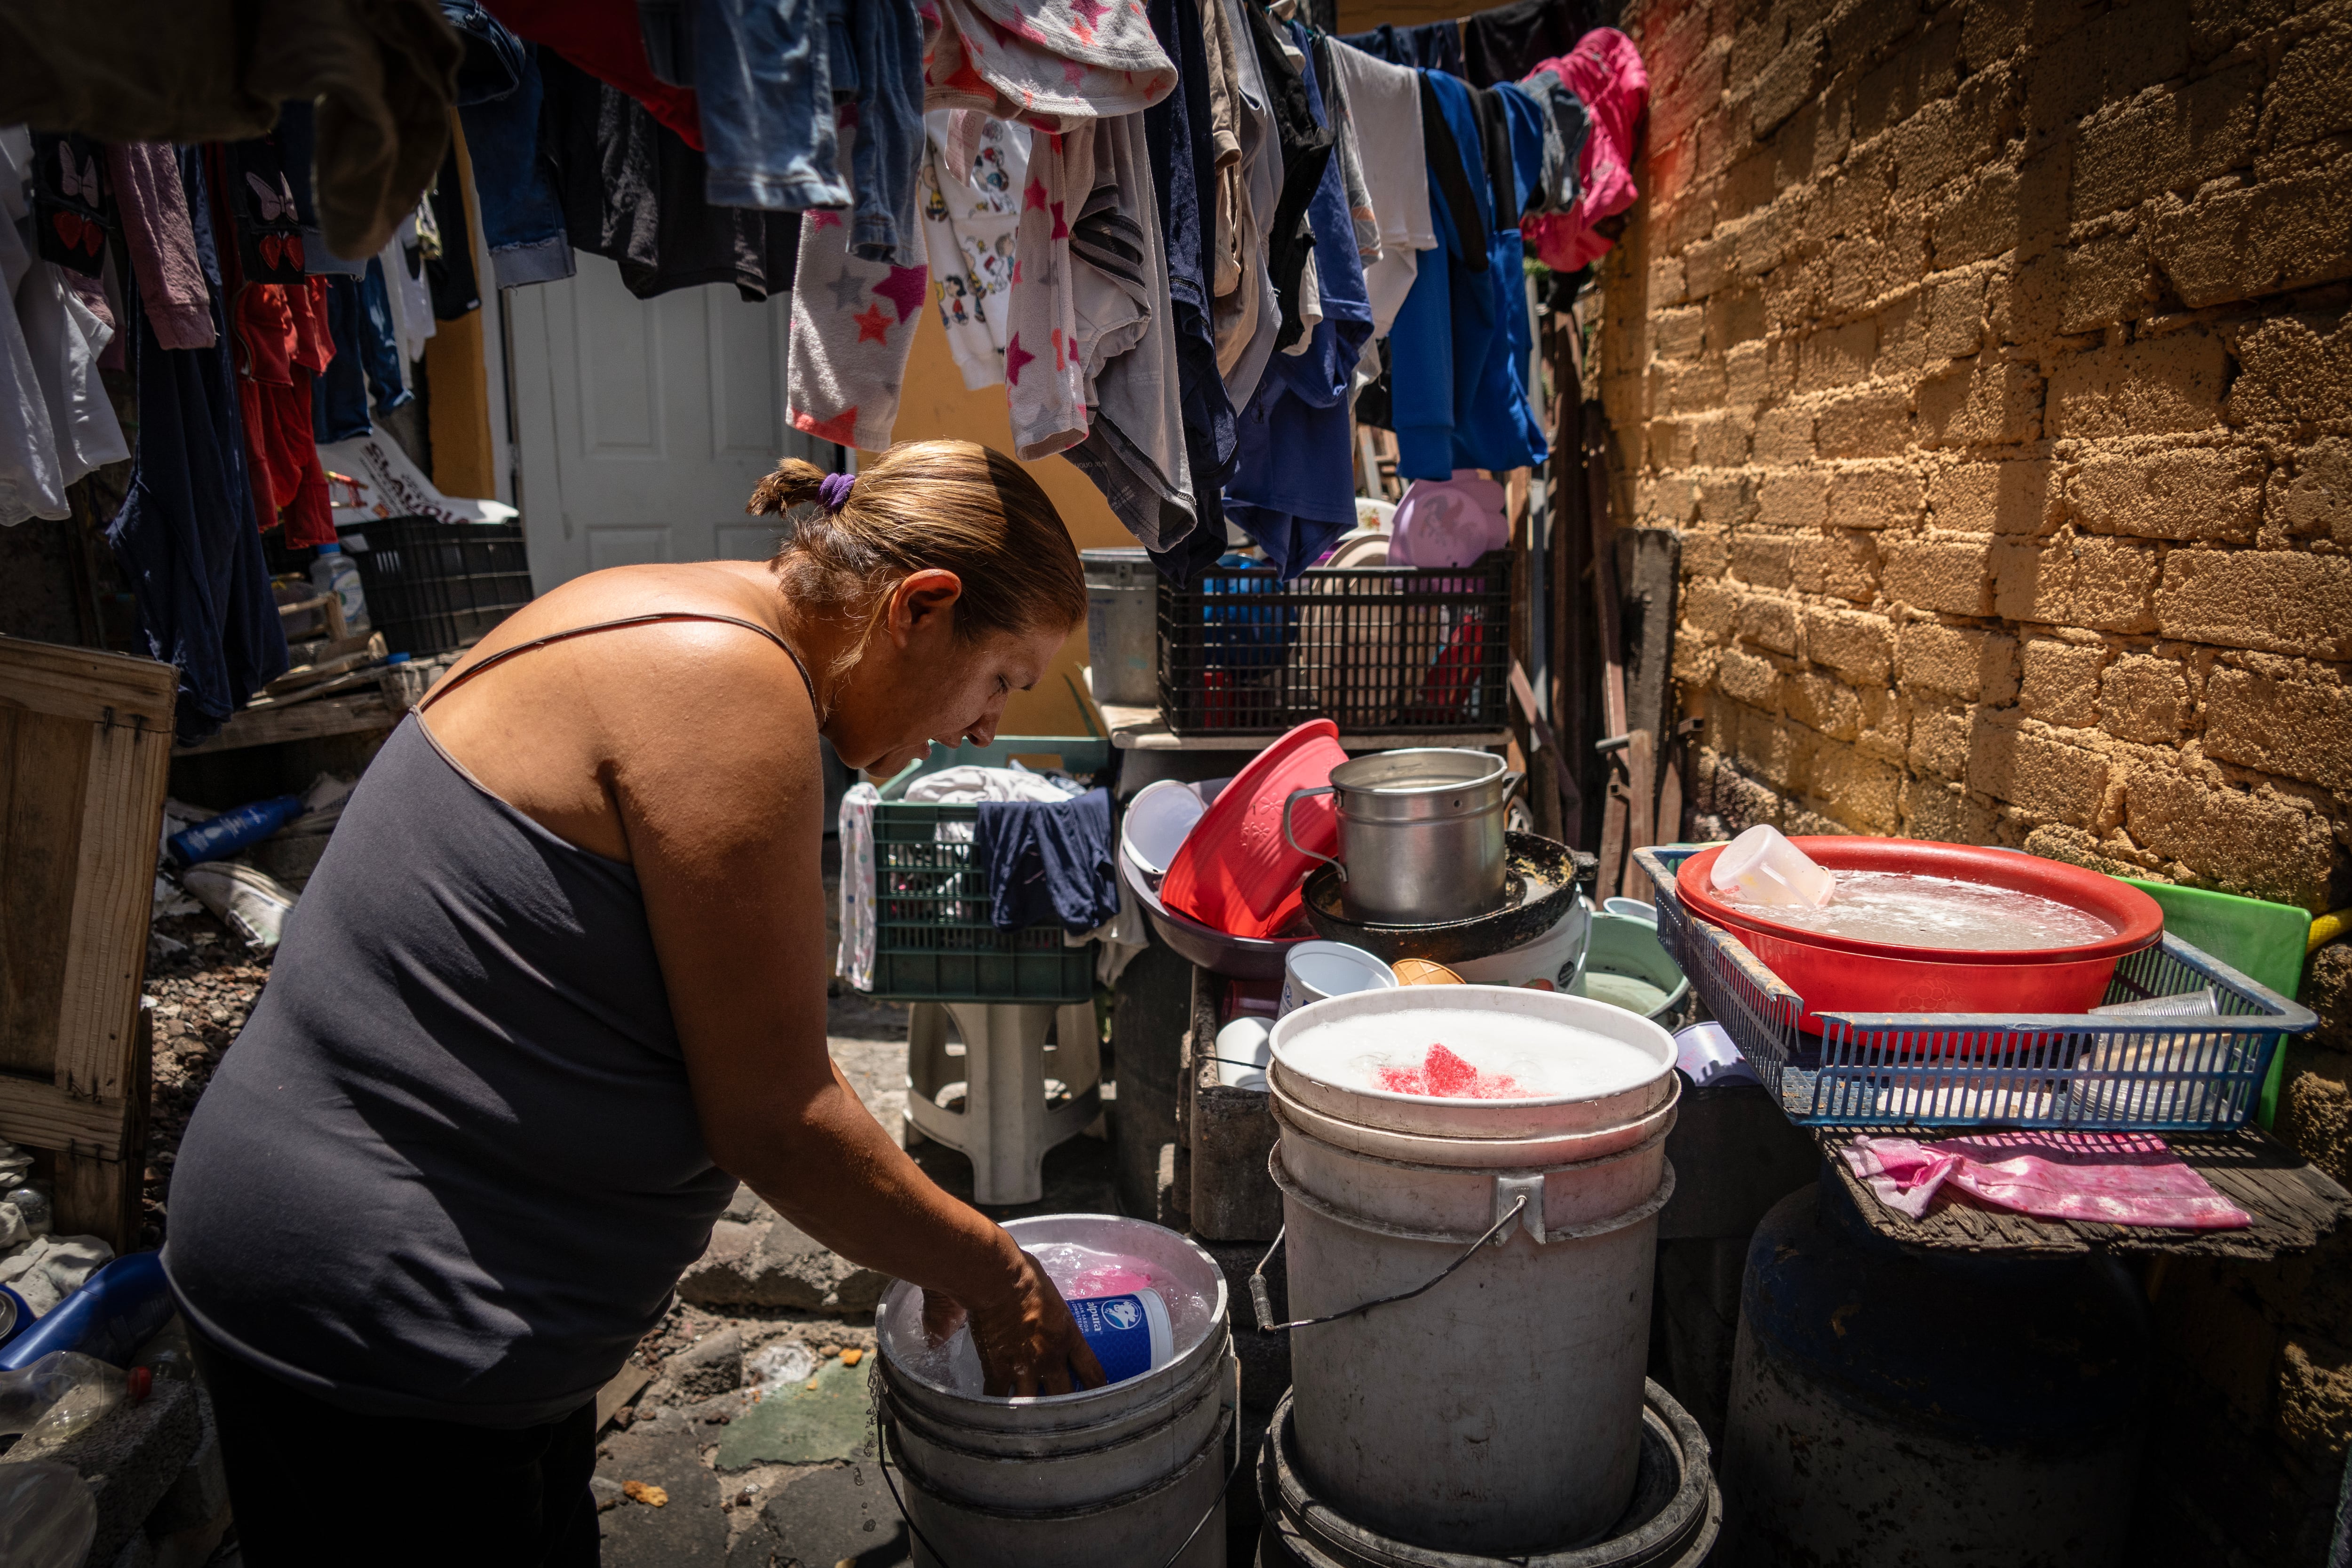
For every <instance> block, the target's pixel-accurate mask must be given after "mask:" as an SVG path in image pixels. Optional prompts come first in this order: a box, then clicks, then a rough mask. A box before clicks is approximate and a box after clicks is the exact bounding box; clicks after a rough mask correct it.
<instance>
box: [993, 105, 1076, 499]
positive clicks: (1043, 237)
mask: <svg viewBox="0 0 2352 1568" xmlns="http://www.w3.org/2000/svg"><path fill="white" fill-rule="evenodd" d="M1093 183H1094V134H1093V130H1092V127H1091V125H1090V124H1086V125H1082V126H1081V127H1080V128H1079V129H1078V130H1077V131H1076V132H1071V133H1069V134H1066V135H1064V134H1045V135H1039V136H1035V137H1033V138H1032V139H1031V140H1030V143H1029V183H1028V184H1025V185H1024V186H1023V187H1022V188H1021V226H1020V228H1019V230H1018V231H1017V232H1016V235H1015V237H1014V254H1015V256H1016V257H1017V260H1016V261H1015V262H1014V265H1013V292H1012V298H1011V301H1010V303H1011V315H1010V316H1009V318H1008V323H1009V325H1010V327H1011V329H1012V331H1011V335H1010V336H1008V337H1007V338H1006V339H1005V342H1004V381H1005V386H1006V389H1007V390H1006V398H1007V401H1008V402H1010V403H1011V405H1012V412H1013V455H1014V456H1015V457H1018V458H1021V459H1023V460H1024V462H1034V460H1035V459H1037V458H1045V457H1051V456H1052V455H1053V454H1054V453H1055V452H1061V451H1066V450H1067V449H1068V448H1070V447H1075V446H1076V445H1077V444H1078V443H1079V442H1080V441H1083V440H1085V439H1086V437H1087V396H1086V387H1085V385H1084V380H1083V373H1082V371H1081V369H1080V367H1079V364H1078V358H1077V332H1078V318H1077V302H1076V294H1075V292H1074V290H1075V287H1076V280H1075V279H1073V278H1072V276H1071V272H1070V223H1069V220H1070V217H1071V216H1072V215H1073V213H1074V212H1075V211H1076V207H1077V206H1078V205H1080V204H1081V203H1083V202H1084V200H1085V196H1086V193H1087V192H1088V191H1090V190H1092V189H1093V188H1094V184H1093ZM1074 196H1075V199H1073V198H1074Z"/></svg>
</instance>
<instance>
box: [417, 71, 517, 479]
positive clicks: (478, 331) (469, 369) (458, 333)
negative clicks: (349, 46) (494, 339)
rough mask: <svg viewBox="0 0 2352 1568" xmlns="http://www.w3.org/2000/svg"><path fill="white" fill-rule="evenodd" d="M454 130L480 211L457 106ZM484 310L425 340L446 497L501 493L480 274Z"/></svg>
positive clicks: (452, 241)
mask: <svg viewBox="0 0 2352 1568" xmlns="http://www.w3.org/2000/svg"><path fill="white" fill-rule="evenodd" d="M449 134H451V135H452V136H454V137H456V138H457V181H458V185H459V189H460V191H461V194H462V197H463V200H464V202H465V205H466V210H467V212H468V213H469V214H470V213H471V212H472V211H473V210H474V161H473V159H472V158H471V157H470V156H469V155H468V154H467V152H466V132H464V130H463V129H462V128H460V127H459V125H458V124H457V110H454V109H453V110H450V111H449ZM443 243H445V244H449V245H464V244H466V243H467V237H466V236H464V235H462V234H460V235H450V236H445V237H444V239H443ZM479 286H480V290H481V296H482V305H481V310H468V311H467V312H466V313H465V314H464V315H462V316H460V317H458V318H457V320H456V321H442V322H440V323H439V324H438V325H437V326H436V328H435V330H434V332H433V335H432V336H431V337H429V338H427V339H425V385H426V386H427V387H428V388H429V389H430V393H429V395H428V399H427V407H426V410H425V414H426V419H427V423H428V426H429V428H430V429H431V431H432V438H433V483H434V484H435V485H436V487H437V488H438V489H440V491H441V493H442V494H443V495H445V496H471V497H473V498H474V499H476V500H495V499H496V498H497V496H498V493H499V481H498V463H497V459H496V458H495V457H494V456H493V451H494V449H493V447H492V446H491V443H490V395H489V389H488V384H487V383H486V382H485V381H484V380H483V374H484V372H483V343H482V310H496V309H498V300H497V297H496V291H495V289H493V288H492V287H491V283H490V279H488V278H483V279H479Z"/></svg>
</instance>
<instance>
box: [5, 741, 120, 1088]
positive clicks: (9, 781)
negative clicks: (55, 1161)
mask: <svg viewBox="0 0 2352 1568" xmlns="http://www.w3.org/2000/svg"><path fill="white" fill-rule="evenodd" d="M93 732H94V731H92V729H91V727H90V725H89V722H88V721H84V720H79V719H68V718H65V717H62V716H60V715H58V714H54V713H45V712H38V711H30V710H0V759H5V762H6V764H7V765H6V769H5V775H0V1070H5V1071H13V1072H23V1073H31V1074H34V1075H36V1076H37V1077H40V1078H43V1079H47V1078H48V1077H50V1076H51V1075H52V1074H53V1073H55V1072H56V1070H57V1067H58V1013H59V1010H60V1009H61V1008H62V1007H63V1005H64V999H65V994H66V988H67V985H68V974H69V973H70V972H71V968H72V957H73V939H74V924H73V921H72V920H71V919H70V918H69V912H70V911H71V910H72V909H73V907H74V900H75V886H74V879H75V877H76V874H77V872H78V869H79V866H80V863H81V849H82V842H81V839H82V813H83V810H84V806H85V802H86V800H87V798H88V795H89V752H90V736H91V734H92V733H93ZM153 854H154V840H153V839H152V837H151V838H150V839H149V840H148V855H149V858H150V860H151V861H152V858H153Z"/></svg>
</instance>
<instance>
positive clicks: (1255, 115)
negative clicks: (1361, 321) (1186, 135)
mask: <svg viewBox="0 0 2352 1568" xmlns="http://www.w3.org/2000/svg"><path fill="white" fill-rule="evenodd" d="M1203 5H1216V6H1219V7H1221V8H1222V9H1223V12H1224V13H1225V31H1226V34H1227V36H1228V37H1229V38H1230V40H1231V44H1232V49H1233V54H1232V63H1233V71H1234V85H1235V88H1236V89H1237V91H1238V94H1239V102H1240V110H1241V135H1240V140H1241V147H1242V157H1241V163H1240V166H1239V168H1238V170H1237V171H1236V173H1237V176H1238V177H1237V179H1236V180H1235V182H1234V184H1235V187H1236V188H1235V190H1234V198H1233V202H1232V205H1231V211H1230V215H1229V216H1230V218H1231V222H1230V224H1228V223H1227V221H1226V219H1227V216H1228V214H1226V213H1224V212H1222V211H1221V212H1220V214H1219V218H1218V224H1219V228H1220V231H1221V233H1220V238H1219V241H1218V244H1219V247H1220V250H1221V255H1220V257H1219V261H1218V267H1219V279H1220V284H1221V287H1220V288H1219V289H1218V290H1217V309H1216V331H1217V369H1218V372H1219V374H1222V375H1223V377H1224V382H1225V392H1226V395H1228V396H1229V397H1230V398H1231V399H1232V400H1233V403H1234V406H1235V407H1237V408H1238V407H1241V406H1244V405H1247V404H1248V402H1249V400H1250V398H1251V397H1252V396H1253V395H1255V393H1256V392H1257V384H1258V379H1259V377H1261V376H1263V375H1264V374H1265V362H1266V361H1267V360H1268V359H1270V358H1272V357H1273V355H1274V349H1275V339H1276V335H1277V334H1278V332H1279V331H1280V328H1281V321H1282V304H1281V300H1280V299H1279V298H1278V297H1277V296H1276V292H1275V287H1274V277H1273V274H1272V273H1271V272H1270V271H1269V270H1268V269H1267V267H1266V254H1267V250H1268V245H1267V238H1268V236H1269V234H1270V233H1271V226H1272V224H1273V221H1274V214H1275V208H1276V206H1277V205H1280V203H1281V200H1282V177H1283V163H1282V143H1281V136H1280V133H1279V132H1278V131H1277V130H1276V125H1275V116H1274V108H1273V99H1272V95H1271V93H1270V91H1269V89H1268V88H1267V86H1266V79H1265V72H1264V71H1263V70H1261V69H1260V68H1259V65H1258V53H1257V47H1256V42H1255V36H1254V35H1253V34H1252V32H1251V30H1250V26H1249V22H1248V20H1247V18H1246V16H1244V5H1243V3H1242V0H1203ZM1220 201H1221V205H1222V203H1223V197H1222V194H1221V197H1220ZM1227 249H1229V250H1230V261H1231V268H1232V274H1233V279H1234V282H1233V286H1232V287H1231V288H1225V287H1223V286H1222V283H1223V278H1224V276H1225V270H1226V267H1227V261H1228V257H1227V256H1226V255H1225V254H1223V252H1224V251H1226V250H1227Z"/></svg>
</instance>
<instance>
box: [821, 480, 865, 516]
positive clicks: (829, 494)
mask: <svg viewBox="0 0 2352 1568" xmlns="http://www.w3.org/2000/svg"><path fill="white" fill-rule="evenodd" d="M856 482H857V476H856V475H855V474H827V475H825V477H824V478H823V479H819V480H818V481H817V482H816V500H817V504H818V505H819V506H822V507H823V508H824V510H827V511H839V510H841V509H842V508H843V507H845V506H846V505H848V504H849V487H850V486H852V485H854V484H856Z"/></svg>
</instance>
